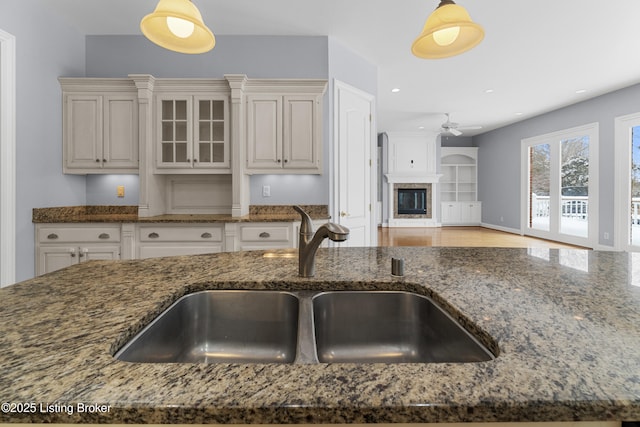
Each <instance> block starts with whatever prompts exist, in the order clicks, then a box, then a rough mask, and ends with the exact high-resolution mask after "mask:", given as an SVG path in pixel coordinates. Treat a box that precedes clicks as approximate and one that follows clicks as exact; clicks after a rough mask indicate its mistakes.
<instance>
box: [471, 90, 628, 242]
mask: <svg viewBox="0 0 640 427" xmlns="http://www.w3.org/2000/svg"><path fill="white" fill-rule="evenodd" d="M638 111H640V85H635V86H631V87H628V88H625V89H621V90H618V91H615V92H611V93H608V94H605V95H602V96H599V97H596V98H592V99H590V100H586V101H583V102H581V103H578V104H574V105H571V106H568V107H565V108H562V109H559V110H556V111H553V112H550V113H547V114H543V115H540V116H537V117H534V118H531V119H528V120H525V121H522V122H519V123H515V124H513V125H510V126H506V127H504V128H500V129H496V130H494V131H491V132H487V133H485V134H482V135H478V136H475V137H474V138H473V143H474V145H476V146H478V147H480V148H479V150H478V195H479V199H480V200H481V201H482V222H483V223H486V224H490V225H495V226H499V227H506V228H511V229H518V230H519V229H520V145H521V144H520V141H521V140H522V139H524V138H529V137H534V136H538V135H544V134H546V133H550V132H555V131H559V130H563V129H568V128H571V127H575V126H580V125H584V124H588V123H593V122H598V123H599V128H600V135H599V144H600V146H599V148H600V150H599V153H598V154H599V162H600V170H599V179H600V183H599V197H600V206H599V218H600V220H599V239H598V240H599V243H600V244H601V245H605V246H613V244H614V240H613V238H614V228H613V225H614V197H613V196H614V178H615V166H614V145H615V144H614V138H615V137H614V131H615V129H614V128H615V126H614V119H615V118H616V117H618V116H622V115H625V114H631V113H637V112H638ZM501 218H503V220H502V221H501ZM604 233H609V236H611V237H610V238H609V239H608V240H606V239H604Z"/></svg>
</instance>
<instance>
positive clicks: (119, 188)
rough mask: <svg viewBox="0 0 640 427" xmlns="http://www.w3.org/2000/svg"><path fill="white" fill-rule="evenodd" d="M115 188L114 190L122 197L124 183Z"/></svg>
mask: <svg viewBox="0 0 640 427" xmlns="http://www.w3.org/2000/svg"><path fill="white" fill-rule="evenodd" d="M116 188H117V190H116V191H117V194H118V197H124V185H118V187H116Z"/></svg>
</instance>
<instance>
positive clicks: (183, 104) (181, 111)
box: [175, 101, 187, 120]
mask: <svg viewBox="0 0 640 427" xmlns="http://www.w3.org/2000/svg"><path fill="white" fill-rule="evenodd" d="M175 102H176V116H175V117H176V120H187V101H175Z"/></svg>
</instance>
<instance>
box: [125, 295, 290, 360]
mask: <svg viewBox="0 0 640 427" xmlns="http://www.w3.org/2000/svg"><path fill="white" fill-rule="evenodd" d="M297 334H298V298H297V297H296V296H295V295H293V294H291V293H288V292H277V291H231V290H224V291H217V290H214V291H203V292H196V293H193V294H189V295H186V296H184V297H182V298H180V299H179V300H177V301H176V302H175V303H174V304H173V305H171V306H170V307H169V308H168V309H167V310H165V311H164V312H163V313H162V314H161V315H160V316H158V317H157V318H156V319H155V320H154V321H153V322H152V323H151V324H149V325H148V326H147V327H145V328H144V329H143V330H142V331H141V332H140V333H139V334H138V335H136V336H135V337H134V338H133V339H132V340H131V341H129V343H127V344H126V345H125V346H124V347H123V348H122V349H120V350H119V351H118V352H117V353H116V354H115V357H116V358H117V359H119V360H123V361H128V362H142V363H172V362H183V363H184V362H187V363H292V362H293V361H294V359H295V357H296V346H297Z"/></svg>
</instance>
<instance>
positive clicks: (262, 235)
mask: <svg viewBox="0 0 640 427" xmlns="http://www.w3.org/2000/svg"><path fill="white" fill-rule="evenodd" d="M258 237H261V238H263V239H268V238H269V237H271V234H269V233H267V232H266V231H263V232H262V233H260V234H258Z"/></svg>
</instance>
